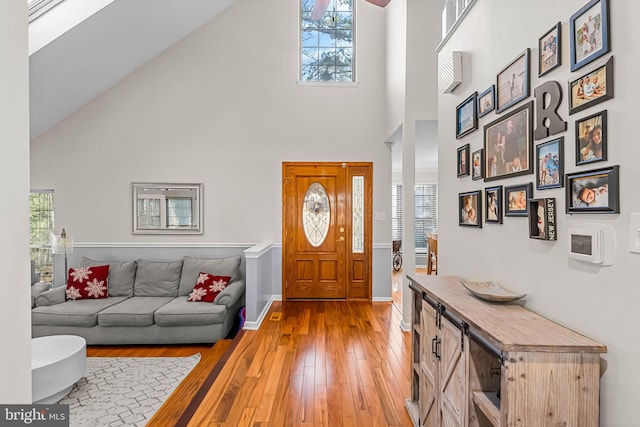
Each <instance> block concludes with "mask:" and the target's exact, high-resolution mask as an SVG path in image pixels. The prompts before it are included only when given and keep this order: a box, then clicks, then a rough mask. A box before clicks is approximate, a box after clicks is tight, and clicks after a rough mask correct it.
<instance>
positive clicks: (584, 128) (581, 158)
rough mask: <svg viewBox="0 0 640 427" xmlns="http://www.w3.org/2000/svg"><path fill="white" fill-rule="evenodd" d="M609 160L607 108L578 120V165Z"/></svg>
mask: <svg viewBox="0 0 640 427" xmlns="http://www.w3.org/2000/svg"><path fill="white" fill-rule="evenodd" d="M605 160H607V110H604V111H600V112H599V113H595V114H593V115H591V116H587V117H584V118H582V119H577V120H576V165H584V164H588V163H595V162H602V161H605Z"/></svg>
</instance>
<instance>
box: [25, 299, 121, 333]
mask: <svg viewBox="0 0 640 427" xmlns="http://www.w3.org/2000/svg"><path fill="white" fill-rule="evenodd" d="M124 300H126V298H125V297H112V298H101V299H86V300H82V301H67V302H65V303H62V304H55V305H46V306H40V307H36V308H34V309H33V310H31V324H33V325H46V326H87V327H88V326H95V325H97V324H98V313H99V312H100V311H102V310H104V309H105V308H107V307H111V306H113V305H116V304H118V303H121V302H122V301H124Z"/></svg>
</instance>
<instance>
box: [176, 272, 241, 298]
mask: <svg viewBox="0 0 640 427" xmlns="http://www.w3.org/2000/svg"><path fill="white" fill-rule="evenodd" d="M229 280H231V277H229V276H214V275H213V274H207V273H200V274H199V275H198V280H196V285H195V286H194V287H193V291H191V293H190V294H189V298H187V300H188V301H202V302H213V300H214V299H216V297H217V296H218V294H219V293H220V292H222V290H223V289H224V288H226V287H227V284H228V283H229Z"/></svg>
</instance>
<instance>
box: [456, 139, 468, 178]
mask: <svg viewBox="0 0 640 427" xmlns="http://www.w3.org/2000/svg"><path fill="white" fill-rule="evenodd" d="M456 157H457V163H458V166H457V170H458V178H460V177H462V176H467V175H469V144H465V145H463V146H462V147H459V148H458V155H457V156H456Z"/></svg>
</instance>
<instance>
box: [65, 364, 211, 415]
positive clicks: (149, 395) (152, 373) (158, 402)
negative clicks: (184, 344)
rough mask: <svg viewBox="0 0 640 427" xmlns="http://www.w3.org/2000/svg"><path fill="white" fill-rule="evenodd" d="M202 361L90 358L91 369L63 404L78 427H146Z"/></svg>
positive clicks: (88, 369)
mask: <svg viewBox="0 0 640 427" xmlns="http://www.w3.org/2000/svg"><path fill="white" fill-rule="evenodd" d="M199 360H200V354H196V355H193V356H190V357H87V371H86V373H85V376H84V377H83V378H81V379H80V380H79V381H78V382H77V383H76V385H74V386H73V389H72V390H71V392H70V393H69V394H68V395H67V396H66V397H65V398H64V399H62V400H61V401H60V402H59V403H61V404H66V405H69V418H70V425H71V427H74V426H91V427H98V426H109V427H115V426H127V427H129V426H144V425H146V424H147V422H148V421H149V420H150V419H151V417H152V416H153V414H155V412H156V411H157V410H158V409H159V408H160V406H162V403H164V401H165V400H166V399H167V398H168V397H169V395H170V394H171V393H172V392H173V390H175V389H176V387H177V386H178V384H180V382H181V381H182V380H183V379H184V378H185V377H186V376H187V374H188V373H189V372H190V371H191V369H193V367H194V366H196V364H197V363H198V361H199Z"/></svg>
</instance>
